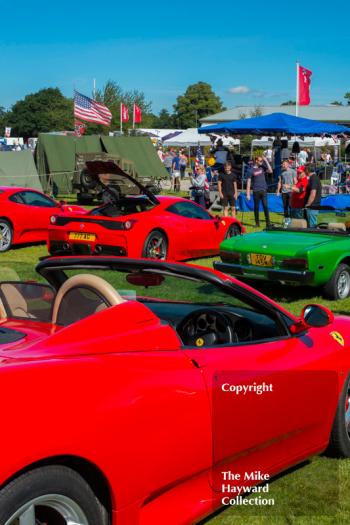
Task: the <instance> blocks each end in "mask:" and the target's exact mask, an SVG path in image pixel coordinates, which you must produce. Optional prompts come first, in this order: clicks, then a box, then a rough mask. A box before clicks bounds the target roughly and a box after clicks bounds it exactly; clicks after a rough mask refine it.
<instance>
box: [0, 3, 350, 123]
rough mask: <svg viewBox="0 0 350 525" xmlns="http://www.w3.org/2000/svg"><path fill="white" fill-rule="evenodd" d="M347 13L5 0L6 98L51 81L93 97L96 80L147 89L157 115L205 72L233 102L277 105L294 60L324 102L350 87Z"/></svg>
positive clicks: (346, 9)
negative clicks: (309, 74) (306, 71)
mask: <svg viewBox="0 0 350 525" xmlns="http://www.w3.org/2000/svg"><path fill="white" fill-rule="evenodd" d="M79 6H80V7H79ZM96 6H99V7H98V8H96ZM349 14H350V3H349V2H345V1H340V2H334V3H333V4H332V3H329V2H328V3H327V5H326V7H324V6H323V4H321V3H320V1H317V2H316V1H314V0H311V1H310V0H304V1H303V2H300V1H295V2H288V1H287V0H286V1H284V2H281V1H280V0H279V1H278V2H277V1H270V2H262V1H261V0H260V1H259V2H258V1H255V0H250V1H249V2H246V1H240V2H234V1H231V2H221V3H219V2H213V1H210V2H208V1H201V2H199V1H197V0H195V1H192V2H190V1H183V0H176V2H165V1H162V2H160V1H158V0H153V1H149V2H146V1H144V2H139V1H138V0H134V1H133V2H126V1H123V2H120V1H118V0H115V1H110V0H105V1H104V2H101V3H98V2H96V1H94V2H90V1H85V2H84V3H81V4H79V3H76V2H73V1H72V0H71V1H67V0H60V2H48V1H47V0H46V1H45V2H43V1H42V0H37V1H36V2H28V1H26V2H24V1H17V2H14V3H12V2H4V3H3V5H2V7H1V18H0V42H1V53H0V70H1V72H2V75H1V78H2V82H1V84H0V106H4V107H5V108H9V107H10V106H11V105H12V104H13V103H14V102H16V101H17V100H18V99H20V98H23V97H24V96H25V95H26V94H28V93H33V92H35V91H37V90H39V89H42V88H45V87H59V88H60V89H61V91H62V92H63V93H64V95H66V96H72V92H73V88H74V87H75V88H76V89H77V90H79V91H81V92H82V93H84V94H86V95H91V91H92V85H93V78H96V82H97V87H102V86H103V84H104V83H105V82H106V81H107V80H109V79H112V80H114V81H116V82H117V83H118V84H120V86H121V87H122V88H123V89H138V90H141V91H143V92H144V93H145V95H146V98H147V100H150V101H152V107H153V111H154V112H156V113H157V112H159V110H160V109H161V108H163V107H165V108H167V109H169V110H172V104H174V102H175V100H176V97H177V96H178V95H181V94H182V93H183V92H184V91H185V89H186V87H187V86H188V85H189V84H192V83H195V82H197V81H199V80H202V81H205V82H208V83H210V84H211V85H212V86H213V89H214V91H215V92H216V93H217V94H218V95H219V96H220V97H221V98H222V100H223V102H224V104H225V105H226V106H227V107H232V106H235V105H241V104H242V105H251V104H252V105H259V104H262V105H264V104H265V105H267V104H269V105H273V104H279V103H281V102H283V101H285V100H288V99H291V98H293V99H294V98H295V62H296V60H297V59H298V60H299V61H300V63H301V64H302V65H303V66H305V67H308V68H309V69H311V70H312V71H313V77H312V90H311V103H312V104H327V103H329V102H331V101H333V100H341V99H342V98H343V95H344V93H345V92H347V91H350V74H349V72H350V30H349ZM232 91H233V92H232Z"/></svg>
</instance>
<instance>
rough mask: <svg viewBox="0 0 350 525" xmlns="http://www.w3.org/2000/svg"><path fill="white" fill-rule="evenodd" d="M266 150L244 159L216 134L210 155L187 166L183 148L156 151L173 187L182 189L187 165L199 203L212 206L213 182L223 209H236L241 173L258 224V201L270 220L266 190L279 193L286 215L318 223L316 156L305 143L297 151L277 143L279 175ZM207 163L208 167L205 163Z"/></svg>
mask: <svg viewBox="0 0 350 525" xmlns="http://www.w3.org/2000/svg"><path fill="white" fill-rule="evenodd" d="M269 153H271V152H269V150H266V152H264V154H263V155H257V156H256V157H255V158H254V159H249V160H246V161H245V162H244V163H243V162H242V159H241V156H240V155H235V154H233V153H232V152H231V151H230V150H229V149H228V148H227V147H225V146H224V145H223V142H222V140H220V139H219V140H218V141H217V142H216V144H215V145H213V147H212V148H211V150H210V152H209V156H208V157H207V158H206V159H204V156H203V159H202V160H203V161H202V162H201V161H200V159H197V160H199V161H198V162H196V163H195V164H194V166H189V158H188V157H187V156H186V154H185V152H184V150H181V149H180V150H179V151H176V150H175V149H171V148H170V149H169V150H167V151H166V152H163V149H162V147H161V146H160V147H159V148H158V155H159V157H160V159H161V160H162V162H163V164H164V167H165V169H166V170H167V171H168V173H169V177H170V179H171V181H172V187H173V189H174V190H175V191H179V190H180V181H181V180H183V179H184V177H185V173H186V170H187V168H188V167H190V168H192V173H191V174H190V181H191V196H192V198H193V199H194V200H195V202H197V203H198V204H199V205H200V206H203V207H204V208H208V207H209V206H210V198H209V197H210V192H209V188H210V183H212V182H215V183H217V192H218V194H219V198H220V202H221V205H222V208H223V215H224V216H228V215H229V214H231V215H232V216H235V214H236V204H237V199H238V186H239V184H241V181H242V178H244V180H245V182H246V198H247V200H248V201H250V200H251V199H253V203H254V218H255V226H256V227H260V212H259V207H260V203H261V205H262V208H263V213H264V216H265V222H266V225H267V226H269V225H270V222H271V221H270V212H269V207H268V201H267V194H268V193H271V192H272V190H273V191H275V192H276V195H277V196H281V198H282V202H283V210H284V217H285V218H286V219H288V218H297V219H298V218H305V219H306V220H307V223H308V226H309V227H315V226H316V224H317V214H318V210H317V208H318V207H319V205H320V202H321V193H322V186H321V181H320V179H319V177H318V175H317V174H316V172H315V171H314V169H313V166H314V164H313V162H314V157H313V154H312V152H311V151H310V150H309V149H308V148H303V149H302V150H301V151H300V152H298V153H297V154H294V155H293V154H292V155H291V154H290V152H289V151H288V158H287V157H286V156H283V148H282V149H281V168H280V170H279V175H278V179H277V181H276V178H275V176H274V173H275V172H274V167H273V160H274V159H273V156H272V155H271V154H270V155H269ZM324 161H325V162H330V161H331V157H330V155H329V153H327V152H325V153H324ZM206 166H207V167H206Z"/></svg>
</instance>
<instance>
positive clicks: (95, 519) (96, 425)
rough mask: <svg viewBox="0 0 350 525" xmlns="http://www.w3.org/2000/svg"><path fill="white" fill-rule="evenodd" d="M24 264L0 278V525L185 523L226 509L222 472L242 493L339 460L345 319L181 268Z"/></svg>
mask: <svg viewBox="0 0 350 525" xmlns="http://www.w3.org/2000/svg"><path fill="white" fill-rule="evenodd" d="M16 268H17V272H20V267H16ZM37 271H38V272H39V274H40V277H41V282H40V283H35V282H34V281H33V280H31V281H28V280H27V277H26V278H25V280H24V281H23V280H21V277H20V275H17V274H16V275H14V269H13V268H12V269H8V268H7V269H6V268H5V269H4V271H3V270H2V269H1V270H0V275H1V276H2V282H0V299H1V301H0V379H1V380H0V393H1V398H2V399H3V400H4V402H3V403H2V404H1V422H2V428H3V432H1V437H0V523H2V524H6V525H17V524H22V523H23V524H28V525H29V524H30V525H32V524H33V525H34V524H44V523H45V524H46V525H56V524H60V525H61V524H62V525H68V524H72V523H77V524H78V523H79V524H81V525H107V524H109V523H111V524H112V525H115V524H117V523H118V525H123V524H126V523H143V524H144V525H154V524H158V523H165V522H166V523H167V524H169V525H179V524H182V525H185V524H192V523H195V522H197V521H198V520H199V519H201V518H202V517H204V516H206V515H208V514H210V513H212V512H213V511H214V510H215V509H217V508H218V507H219V506H221V505H222V504H224V505H225V504H227V503H226V500H227V493H226V489H225V488H224V487H223V479H222V473H223V471H228V472H230V471H231V472H232V473H235V476H236V477H235V479H236V480H237V479H238V477H237V476H238V474H239V473H242V472H246V473H249V478H248V481H244V482H243V483H244V485H245V490H247V486H253V485H257V484H259V483H261V479H267V478H266V476H273V475H274V474H276V473H278V472H280V471H282V470H284V469H287V468H288V467H290V466H292V465H295V464H296V463H298V462H302V461H303V460H305V459H306V458H308V457H309V456H311V455H314V454H316V453H320V452H323V451H324V450H325V449H327V448H328V450H329V451H330V452H331V453H332V454H335V455H337V456H340V457H341V456H344V457H349V456H350V438H349V428H350V427H349V420H350V416H349V413H350V409H349V395H350V377H349V369H350V354H349V341H350V321H349V319H348V318H347V317H344V316H339V317H337V318H334V317H333V315H332V313H331V312H330V311H329V310H327V309H326V308H324V307H321V306H317V305H308V306H306V307H305V308H304V310H303V312H302V314H301V317H300V318H296V317H294V316H293V315H291V314H289V313H288V312H287V311H286V310H284V309H283V308H281V307H280V306H279V305H277V304H276V303H274V302H273V301H271V300H270V299H268V298H267V297H265V296H263V295H262V294H260V293H259V292H256V291H255V290H253V289H251V288H250V287H249V286H247V285H245V284H243V283H240V282H239V281H236V280H235V279H233V278H230V277H228V276H226V275H224V274H221V273H220V272H217V271H214V270H210V269H205V268H201V267H195V266H191V265H185V264H175V263H168V262H161V261H154V260H153V261H152V260H131V259H127V258H118V257H103V256H102V257H93V256H89V257H80V258H78V257H58V258H56V257H53V258H48V259H46V260H44V261H42V262H40V263H39V265H38V266H37ZM11 272H12V273H11ZM5 275H7V276H8V277H7V279H8V278H9V277H11V279H10V280H9V279H8V280H5V279H4V276H5ZM16 278H17V279H19V280H16ZM43 280H46V284H45V283H44V282H43ZM264 385H265V386H267V387H268V390H266V389H265V386H264ZM261 387H264V389H265V390H264V392H262V391H261ZM243 388H244V389H245V390H244V391H245V394H243ZM258 388H260V391H258ZM239 392H240V393H241V394H242V395H239ZM9 394H10V395H9ZM262 476H263V477H262ZM241 483H242V482H239V481H235V482H233V481H230V484H231V486H232V487H235V486H237V489H238V488H239V487H241ZM225 486H227V483H225ZM169 508H170V509H171V512H169Z"/></svg>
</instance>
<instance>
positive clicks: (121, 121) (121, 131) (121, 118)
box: [120, 102, 123, 133]
mask: <svg viewBox="0 0 350 525" xmlns="http://www.w3.org/2000/svg"><path fill="white" fill-rule="evenodd" d="M120 133H123V114H122V102H121V103H120Z"/></svg>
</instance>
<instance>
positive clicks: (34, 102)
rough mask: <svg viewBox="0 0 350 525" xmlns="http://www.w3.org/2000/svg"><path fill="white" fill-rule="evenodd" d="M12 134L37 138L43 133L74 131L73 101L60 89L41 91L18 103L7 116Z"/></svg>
mask: <svg viewBox="0 0 350 525" xmlns="http://www.w3.org/2000/svg"><path fill="white" fill-rule="evenodd" d="M7 121H8V124H7V125H8V126H11V127H12V134H13V135H14V136H16V135H17V136H19V137H25V138H28V137H37V136H38V134H39V133H41V132H48V131H61V130H68V129H70V130H71V129H73V101H72V100H71V99H69V98H66V97H64V96H63V95H62V93H61V91H60V90H59V89H58V88H47V89H41V90H40V91H38V92H37V93H32V94H30V95H27V96H26V97H25V98H24V99H23V100H19V101H18V102H16V103H15V104H14V105H13V106H12V108H11V110H10V111H9V113H8V114H7Z"/></svg>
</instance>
